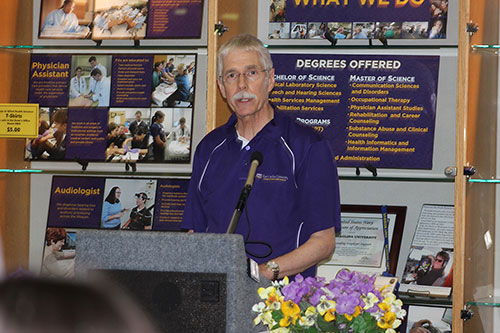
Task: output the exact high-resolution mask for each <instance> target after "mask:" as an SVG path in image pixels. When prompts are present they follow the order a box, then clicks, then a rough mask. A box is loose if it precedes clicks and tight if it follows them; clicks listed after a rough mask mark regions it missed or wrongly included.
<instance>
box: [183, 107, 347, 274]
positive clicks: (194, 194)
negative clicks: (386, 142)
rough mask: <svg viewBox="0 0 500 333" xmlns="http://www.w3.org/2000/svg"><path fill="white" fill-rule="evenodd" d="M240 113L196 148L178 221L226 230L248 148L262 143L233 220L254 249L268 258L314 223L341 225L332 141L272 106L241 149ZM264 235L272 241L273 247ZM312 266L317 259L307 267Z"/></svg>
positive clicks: (317, 227) (257, 256) (303, 237)
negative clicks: (247, 193)
mask: <svg viewBox="0 0 500 333" xmlns="http://www.w3.org/2000/svg"><path fill="white" fill-rule="evenodd" d="M236 121H237V119H236V117H235V115H234V114H233V115H232V116H231V117H230V118H229V121H228V122H227V123H226V124H225V125H223V126H221V127H219V128H216V129H215V130H213V131H212V132H210V133H209V134H208V135H207V136H206V137H205V138H203V140H202V141H201V142H200V144H199V145H198V147H197V148H196V152H195V155H194V162H193V173H192V176H191V182H190V185H189V193H188V197H187V202H186V207H185V210H184V219H183V222H182V225H181V227H182V228H185V229H193V230H194V231H196V232H210V233H225V232H226V230H227V227H228V225H229V221H230V220H231V217H232V214H233V212H234V208H235V206H236V203H237V201H238V198H239V195H240V192H241V189H242V188H243V186H244V185H245V181H246V178H247V176H248V170H249V168H250V156H251V155H252V153H253V152H254V151H259V152H261V153H262V155H263V157H264V158H263V163H262V165H261V166H259V168H258V169H257V175H256V177H255V182H254V185H253V188H252V192H251V193H250V196H249V198H248V201H247V206H246V212H245V211H244V212H243V213H242V215H241V218H240V221H239V224H238V227H237V228H236V233H238V234H241V235H243V238H244V239H245V240H246V241H247V242H246V250H247V251H249V252H250V253H247V255H248V256H249V257H251V258H252V259H254V260H256V261H257V262H258V263H263V262H267V261H268V260H271V259H273V258H276V257H279V256H281V255H283V254H285V253H288V252H291V251H293V250H294V249H296V248H297V247H298V246H300V245H302V244H303V243H305V242H306V241H307V240H308V239H309V237H310V236H311V234H313V233H315V232H317V231H321V230H324V229H328V228H331V227H332V226H333V227H335V231H336V232H338V231H340V198H339V186H338V175H337V168H336V165H335V160H334V156H333V153H332V150H331V148H330V145H329V143H328V141H326V140H323V139H321V138H320V137H319V136H318V135H316V133H314V132H313V131H312V130H311V129H310V128H306V127H302V126H300V125H298V124H296V123H295V122H294V121H293V119H291V118H290V117H288V116H286V115H280V114H279V113H277V112H275V113H274V119H272V120H271V121H270V122H269V123H268V124H266V126H264V128H263V129H262V130H261V131H260V132H259V133H257V135H256V136H255V137H254V138H253V139H252V140H251V141H250V142H249V144H248V145H247V146H246V147H245V148H243V149H242V148H241V141H240V140H238V139H237V134H236V129H235V127H234V125H235V124H236ZM247 213H248V214H247ZM247 215H248V219H247ZM257 243H259V244H257ZM260 243H267V244H270V245H271V247H272V253H270V254H269V253H266V252H269V250H268V247H267V246H265V245H262V244H260ZM262 256H263V257H262ZM315 273H316V266H314V267H311V268H310V269H308V270H306V271H304V272H303V273H302V275H304V276H314V275H315Z"/></svg>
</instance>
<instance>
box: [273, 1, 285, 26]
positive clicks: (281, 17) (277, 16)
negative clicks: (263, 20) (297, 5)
mask: <svg viewBox="0 0 500 333" xmlns="http://www.w3.org/2000/svg"><path fill="white" fill-rule="evenodd" d="M285 12H286V1H285V0H270V4H269V22H282V21H285Z"/></svg>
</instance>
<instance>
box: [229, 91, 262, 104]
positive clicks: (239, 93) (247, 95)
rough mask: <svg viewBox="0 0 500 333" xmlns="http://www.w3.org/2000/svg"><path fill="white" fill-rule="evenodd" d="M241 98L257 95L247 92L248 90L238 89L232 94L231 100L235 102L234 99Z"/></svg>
mask: <svg viewBox="0 0 500 333" xmlns="http://www.w3.org/2000/svg"><path fill="white" fill-rule="evenodd" d="M242 98H257V95H255V94H252V93H249V92H248V91H240V92H237V93H236V95H234V96H233V98H232V101H233V103H236V100H238V99H242Z"/></svg>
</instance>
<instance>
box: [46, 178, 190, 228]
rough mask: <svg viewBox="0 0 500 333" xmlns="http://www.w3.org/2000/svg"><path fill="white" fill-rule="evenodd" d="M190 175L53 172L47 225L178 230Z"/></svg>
mask: <svg viewBox="0 0 500 333" xmlns="http://www.w3.org/2000/svg"><path fill="white" fill-rule="evenodd" d="M188 185H189V180H188V179H174V178H172V179H146V178H133V179H132V178H102V177H69V176H54V177H53V179H52V189H51V196H50V205H49V216H48V222H47V226H48V227H63V228H91V229H92V228H98V229H122V230H169V231H179V230H180V224H181V222H182V215H183V212H184V205H185V202H186V197H187V190H188Z"/></svg>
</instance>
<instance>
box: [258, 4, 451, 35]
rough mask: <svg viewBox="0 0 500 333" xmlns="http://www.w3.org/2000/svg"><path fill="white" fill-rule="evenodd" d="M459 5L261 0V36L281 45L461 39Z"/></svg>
mask: <svg viewBox="0 0 500 333" xmlns="http://www.w3.org/2000/svg"><path fill="white" fill-rule="evenodd" d="M457 9H458V1H455V0H425V1H424V0H394V1H385V0H383V1H382V0H259V9H258V11H259V22H260V24H259V36H260V37H261V38H264V39H265V41H266V43H269V44H277V45H280V44H281V45H282V44H293V45H299V44H300V45H321V44H333V45H336V44H339V45H346V44H347V45H349V44H351V45H352V44H355V43H356V44H363V43H364V44H367V41H368V40H380V42H381V43H383V44H388V45H392V44H396V45H400V44H408V45H426V44H430V45H432V44H434V45H435V44H438V45H439V44H441V45H443V44H450V43H454V44H456V32H455V31H454V30H455V28H456V22H457V20H456V16H457V13H458V11H457ZM363 41H364V42H363ZM377 42H378V41H377Z"/></svg>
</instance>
